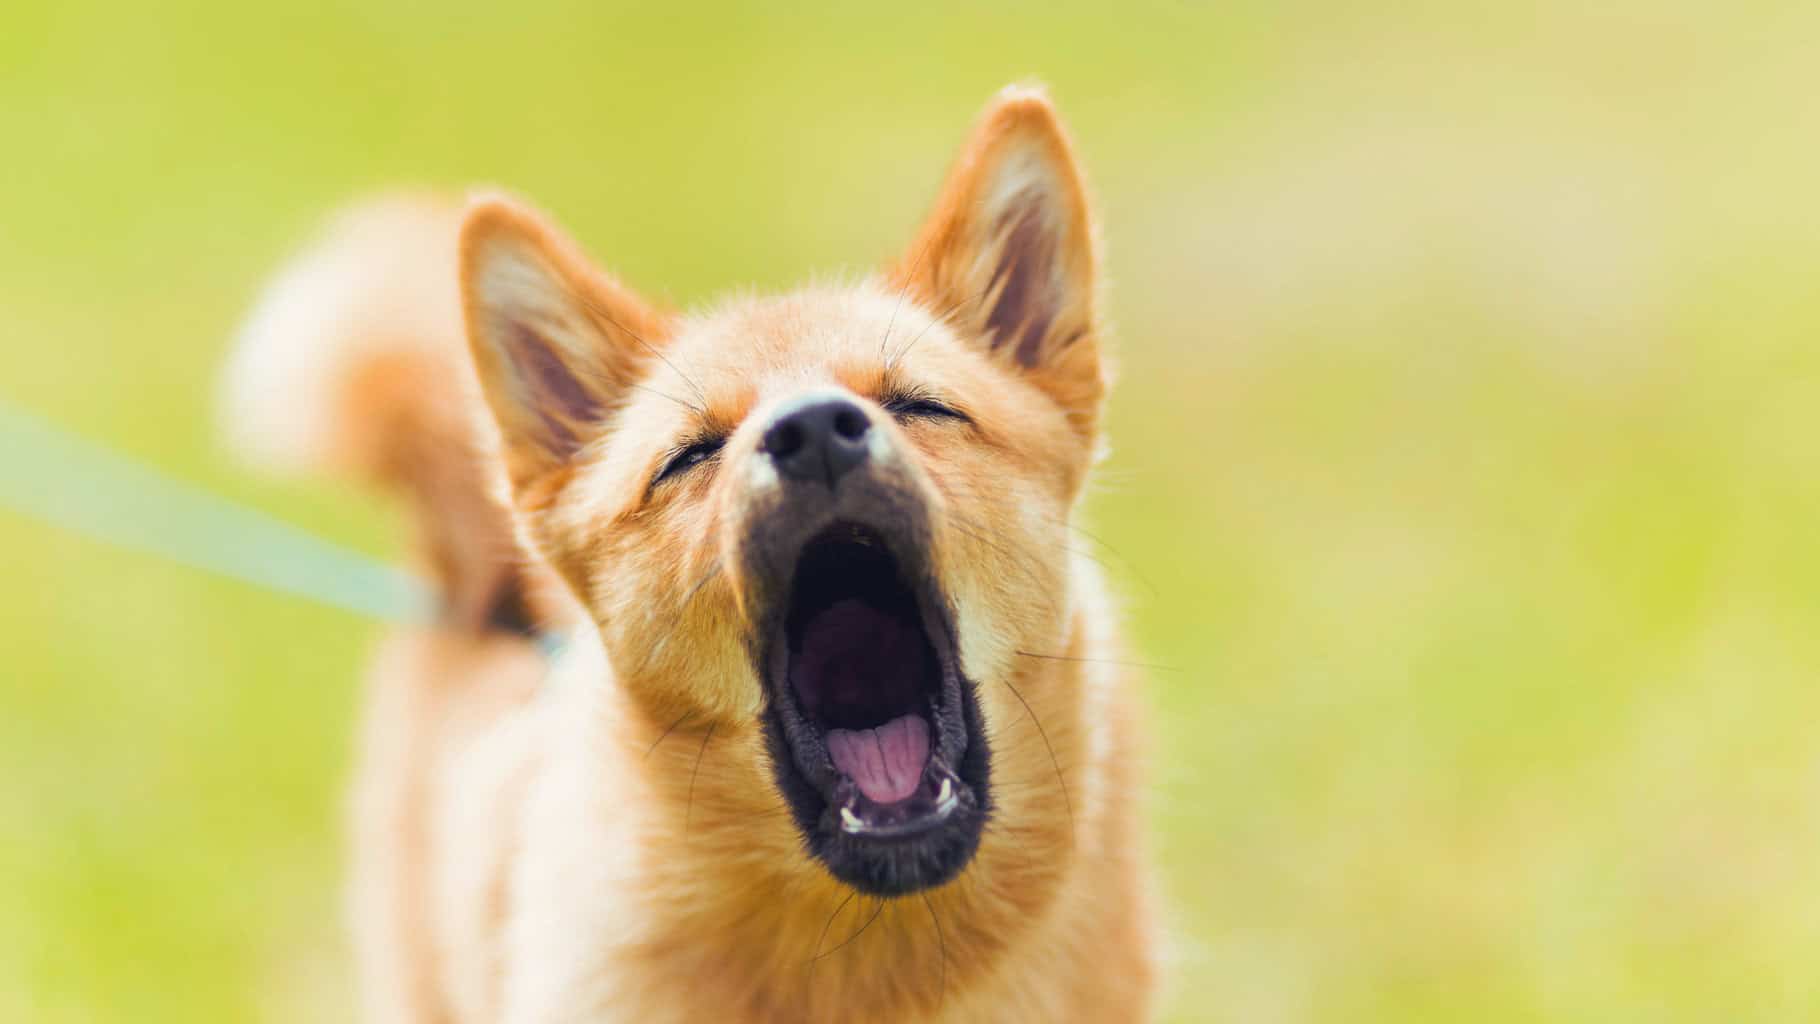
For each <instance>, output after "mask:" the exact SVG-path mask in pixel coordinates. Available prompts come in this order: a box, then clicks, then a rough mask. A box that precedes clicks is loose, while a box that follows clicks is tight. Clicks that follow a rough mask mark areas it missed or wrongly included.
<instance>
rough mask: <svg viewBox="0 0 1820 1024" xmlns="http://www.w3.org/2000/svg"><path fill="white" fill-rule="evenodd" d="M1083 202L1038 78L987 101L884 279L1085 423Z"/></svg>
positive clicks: (1090, 354)
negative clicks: (1023, 373) (1020, 372)
mask: <svg viewBox="0 0 1820 1024" xmlns="http://www.w3.org/2000/svg"><path fill="white" fill-rule="evenodd" d="M1096 244H1097V240H1096V236H1095V234H1094V223H1093V214H1092V210H1091V209H1090V207H1089V204H1088V199H1087V191H1086V187H1085V185H1084V183H1083V181H1082V175H1081V171H1080V168H1079V166H1078V165H1077V164H1076V163H1075V159H1074V152H1073V149H1072V147H1071V146H1070V145H1069V142H1068V136H1067V133H1066V132H1065V131H1064V130H1063V128H1062V124H1061V119H1060V118H1059V117H1058V116H1057V115H1056V112H1055V108H1054V107H1053V106H1051V105H1050V102H1049V99H1048V97H1047V96H1045V95H1044V94H1043V92H1042V91H1041V90H1039V89H1034V88H1029V87H1016V86H1014V87H1012V88H1009V89H1006V90H1005V91H1003V92H1001V93H1000V94H999V95H998V96H997V97H995V98H994V99H993V101H992V103H991V104H990V105H988V106H987V108H986V111H985V113H984V114H982V115H981V117H980V120H979V123H978V124H977V125H976V126H975V128H974V130H973V137H972V138H971V139H970V140H969V141H968V142H967V145H966V147H965V148H964V149H963V150H962V151H961V154H960V157H959V159H958V160H956V162H955V164H954V168H953V169H952V170H951V171H949V173H948V179H947V182H946V183H945V184H944V185H943V186H942V191H941V195H940V198H939V199H938V200H937V201H936V205H935V209H934V211H933V212H932V213H931V214H930V215H929V219H928V220H927V221H926V222H925V223H924V225H923V227H922V230H921V231H920V232H919V233H918V235H917V237H916V240H915V241H914V242H912V243H911V245H910V247H909V249H908V250H907V251H906V252H905V254H904V256H903V259H902V262H900V263H899V264H898V265H897V268H896V269H895V270H894V271H892V273H891V275H890V279H891V282H892V283H893V284H894V285H896V286H898V287H904V288H908V289H909V290H910V291H911V293H912V294H914V295H916V296H918V297H919V298H921V299H922V300H923V301H924V302H925V303H927V304H928V305H929V306H930V307H931V309H932V310H933V311H934V312H936V313H938V314H943V315H946V316H948V317H949V318H950V322H951V323H954V324H956V325H957V326H958V327H959V328H960V329H961V330H962V331H963V332H964V333H965V334H967V335H969V336H970V337H972V338H974V339H976V340H977V341H978V342H979V343H980V344H981V345H984V346H986V347H987V348H988V349H989V350H990V351H991V352H992V353H993V355H994V356H995V357H997V358H1002V359H1004V360H1006V361H1008V362H1009V363H1011V364H1014V365H1016V366H1018V367H1020V368H1021V369H1023V370H1024V371H1026V372H1028V373H1030V374H1031V375H1032V376H1033V377H1034V379H1035V380H1036V382H1037V383H1038V384H1039V385H1040V386H1042V387H1043V388H1044V389H1045V390H1046V391H1048V392H1049V393H1050V394H1051V396H1053V397H1054V398H1055V400H1056V401H1057V402H1058V403H1060V404H1061V405H1062V407H1063V408H1064V409H1066V410H1068V411H1069V412H1070V414H1073V415H1078V417H1079V419H1077V421H1076V422H1077V423H1081V424H1084V425H1085V426H1086V428H1087V430H1088V431H1090V430H1091V427H1092V423H1093V421H1094V420H1095V419H1096V418H1097V415H1096V412H1097V407H1098V402H1099V399H1100V397H1101V395H1102V394H1103V392H1104V390H1105V381H1104V370H1103V368H1102V366H1101V361H1100V352H1099V332H1100V325H1099V319H1098V313H1097V309H1096V305H1097V297H1096V294H1095V293H1096V290H1097V288H1098V280H1097V278H1098V255H1097V251H1096Z"/></svg>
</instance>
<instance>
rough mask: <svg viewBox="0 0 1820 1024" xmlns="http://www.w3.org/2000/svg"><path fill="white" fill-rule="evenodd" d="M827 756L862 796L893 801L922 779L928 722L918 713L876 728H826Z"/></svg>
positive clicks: (910, 792)
mask: <svg viewBox="0 0 1820 1024" xmlns="http://www.w3.org/2000/svg"><path fill="white" fill-rule="evenodd" d="M828 756H829V757H831V758H833V759H834V767H836V768H838V769H840V772H841V774H843V775H845V776H847V778H849V779H852V780H853V783H854V785H857V786H858V787H859V791H860V792H861V793H864V794H866V799H868V800H871V801H872V802H873V803H875V804H894V803H897V802H898V801H899V800H902V799H904V798H905V797H907V796H909V795H910V794H912V793H914V792H916V786H917V783H919V782H921V781H922V779H923V766H924V765H925V764H928V763H929V723H928V722H925V721H923V719H922V716H921V715H902V716H900V717H897V718H893V719H892V720H891V721H889V722H886V723H885V724H884V725H881V726H879V727H878V728H876V729H829V730H828Z"/></svg>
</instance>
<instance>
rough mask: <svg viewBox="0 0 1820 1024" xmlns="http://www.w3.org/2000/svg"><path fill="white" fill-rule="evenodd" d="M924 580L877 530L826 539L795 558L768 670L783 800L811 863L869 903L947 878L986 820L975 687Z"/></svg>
mask: <svg viewBox="0 0 1820 1024" xmlns="http://www.w3.org/2000/svg"><path fill="white" fill-rule="evenodd" d="M903 546H904V545H899V547H900V548H901V547H903ZM919 569H920V567H919V566H918V565H916V563H915V562H914V561H911V560H906V559H904V558H901V557H900V556H899V554H898V553H897V551H896V550H894V548H893V546H892V545H891V544H890V543H889V542H888V540H887V538H886V536H885V535H884V534H883V533H882V532H881V531H879V530H875V529H872V528H870V527H866V526H862V525H858V524H854V523H837V524H835V525H833V526H830V527H828V528H827V529H825V530H823V531H822V532H820V533H818V534H816V535H815V536H814V537H812V538H811V539H810V540H809V541H808V542H807V543H805V544H804V545H803V547H802V550H801V552H800V554H799V555H798V556H797V559H796V564H795V569H794V572H793V573H792V578H791V581H790V586H789V593H788V597H787V599H786V601H785V602H784V605H783V606H782V608H780V609H779V614H778V615H776V616H775V619H776V621H775V623H774V625H773V627H772V630H771V635H770V638H769V645H768V647H769V649H768V653H767V656H766V658H765V661H766V666H767V671H766V676H767V689H768V691H769V697H770V701H769V705H770V707H769V713H768V714H767V716H766V719H767V725H768V726H769V730H770V732H771V734H772V735H771V741H772V748H773V755H774V757H773V760H774V761H775V762H776V772H777V776H778V784H779V787H780V789H781V790H782V791H783V793H784V795H785V797H786V800H787V802H788V803H789V804H790V806H791V809H792V812H793V814H794V816H795V817H796V820H797V824H798V826H799V827H801V829H802V830H803V833H804V835H805V837H806V838H807V840H808V843H809V846H810V849H811V851H812V852H813V853H815V854H816V855H817V856H819V857H820V858H821V859H822V861H823V862H824V863H825V864H827V866H828V868H829V869H830V871H832V872H833V873H834V874H835V875H836V877H839V878H841V879H842V880H843V881H846V882H848V883H849V884H852V885H854V886H855V887H857V888H859V889H861V890H862V891H866V892H869V893H872V894H875V895H901V894H903V893H906V892H913V891H915V890H918V889H921V888H926V887H928V886H932V885H938V884H940V883H942V882H945V881H947V880H948V879H949V878H952V877H953V876H954V875H955V874H957V873H958V872H959V871H960V869H961V868H963V867H965V865H966V863H967V861H968V860H969V859H971V857H972V855H973V852H974V850H975V849H976V848H977V845H978V842H979V832H980V826H981V824H982V823H983V821H984V814H985V809H986V808H985V793H986V766H987V757H986V749H985V740H984V737H983V735H981V731H980V729H979V714H978V709H977V705H976V704H975V703H974V698H973V692H972V690H973V688H972V685H971V683H969V682H968V681H967V680H966V679H965V678H964V677H963V676H962V674H961V672H960V669H959V665H958V659H957V658H956V657H955V655H954V641H953V631H952V628H951V624H950V622H949V619H948V615H949V613H948V610H947V606H946V602H945V601H944V600H943V598H942V596H941V594H940V591H939V588H938V587H936V586H935V585H934V583H933V581H931V580H928V579H927V578H926V577H927V574H926V573H925V572H921V571H919Z"/></svg>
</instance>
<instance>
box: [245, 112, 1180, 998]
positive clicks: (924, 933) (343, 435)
mask: <svg viewBox="0 0 1820 1024" xmlns="http://www.w3.org/2000/svg"><path fill="white" fill-rule="evenodd" d="M1096 231H1097V229H1096V225H1095V222H1094V216H1093V213H1092V211H1091V208H1090V205H1089V200H1088V196H1087V191H1086V188H1085V184H1084V181H1083V176H1082V173H1081V171H1080V169H1079V167H1078V166H1077V163H1076V159H1075V156H1074V151H1073V147H1072V145H1071V143H1070V141H1069V138H1068V136H1067V134H1066V132H1065V130H1064V128H1063V127H1062V124H1061V122H1060V120H1059V118H1058V116H1057V114H1056V112H1055V110H1054V108H1053V106H1052V104H1051V102H1050V101H1049V99H1048V98H1047V96H1046V95H1045V94H1044V93H1043V92H1042V91H1041V90H1040V89H1036V88H1032V87H1013V88H1010V89H1007V90H1006V91H1004V92H1003V93H1001V94H999V95H998V96H997V97H996V98H995V99H994V100H993V101H992V102H991V103H990V104H989V105H988V107H987V108H986V110H985V111H984V113H983V114H982V115H981V117H980V119H979V120H978V122H977V124H976V126H975V128H974V130H973V133H972V136H971V138H970V140H969V141H968V142H967V143H966V144H965V146H964V148H963V150H962V151H961V153H960V156H959V158H958V160H957V161H956V162H955V164H954V165H953V167H952V169H951V171H950V172H949V174H948V177H947V179H946V181H945V184H944V185H943V186H942V188H941V192H940V195H939V197H938V199H937V201H936V203H935V206H934V209H933V212H932V213H931V214H930V215H929V216H928V218H927V220H926V222H925V223H924V224H923V226H922V227H921V229H920V231H919V232H918V234H917V235H916V236H915V237H914V238H913V240H912V241H911V242H910V244H909V245H908V246H907V247H906V249H905V250H904V255H903V256H902V258H901V259H900V260H899V261H898V262H896V263H895V264H893V265H892V266H890V267H889V268H887V269H885V270H883V271H881V272H879V273H876V274H874V275H872V276H870V277H868V278H866V279H865V280H863V281H860V282H858V283H854V284H849V285H841V286H836V285H817V286H813V287H807V288H804V289H801V290H798V291H794V292H790V293H787V294H783V295H778V296H765V297H740V298H734V299H729V300H727V301H724V302H722V303H720V304H719V305H717V306H714V307H712V308H710V309H708V310H706V311H702V312H695V313H688V314H681V313H676V312H672V311H669V310H666V309H662V308H659V307H657V306H655V305H652V304H650V303H648V302H646V301H644V300H643V299H641V298H639V297H638V296H637V295H636V294H634V293H633V292H632V291H631V290H630V289H629V288H628V287H627V286H626V285H625V284H623V283H621V282H620V281H619V280H617V279H615V278H613V277H611V276H609V275H608V274H606V273H604V272H602V271H601V270H599V269H597V268H596V267H595V265H594V264H592V263H591V262H589V260H588V259H587V258H586V257H585V256H583V255H582V252H581V250H580V249H579V248H578V247H577V246H576V245H575V244H574V243H572V242H571V241H569V240H568V239H567V238H566V237H564V236H563V235H562V234H561V233H559V231H558V230H557V229H556V228H555V227H554V226H552V224H551V222H550V221H549V220H548V219H546V218H545V217H544V216H543V215H541V214H539V213H537V212H535V211H534V210H532V209H531V208H529V207H527V206H526V205H524V204H522V203H520V202H518V201H515V200H513V199H510V198H506V197H503V196H499V195H487V194H483V195H480V196H478V197H476V198H473V199H471V200H469V201H468V203H467V204H466V206H465V208H462V207H460V206H458V205H455V204H444V203H442V202H439V201H437V200H435V199H433V198H426V197H415V196H395V197H391V198H386V199H381V200H377V201H373V202H369V203H368V204H366V205H364V206H360V207H357V208H355V209H353V210H352V211H351V212H349V213H346V214H344V215H343V216H342V217H341V218H340V219H339V220H338V221H336V222H334V223H333V224H332V225H331V226H330V228H329V229H328V231H327V233H326V235H325V236H324V237H323V238H322V239H321V240H320V241H319V242H318V243H316V244H315V245H314V246H313V247H311V248H309V249H307V250H306V251H305V252H304V253H303V254H302V255H301V256H300V257H298V258H297V259H296V261H295V262H294V263H292V264H291V265H290V266H289V268H288V269H286V270H284V271H283V272H282V273H281V274H280V275H279V276H278V277H277V278H276V279H275V280H274V282H273V283H272V284H271V285H270V286H269V288H268V290H267V292H266V294H265V296H264V298H263V299H262V300H261V302H260V304H259V306H258V308H257V309H256V310H255V311H254V313H253V315H252V316H251V318H250V320H249V321H248V323H247V325H246V327H245V328H244V330H243V333H242V335H241V339H240V341H239V343H238V347H237V350H236V352H235V354H234V355H233V357H232V359H231V361H230V363H229V365H228V367H227V370H226V374H225V389H224V394H225V411H226V423H227V432H228V435H229V437H230V438H231V439H232V441H233V442H234V444H235V445H237V446H238V447H239V448H240V449H241V450H242V451H243V453H244V454H245V455H247V456H248V457H249V458H251V459H252V460H254V461H255V462H256V463H257V464H259V465H261V466H267V467H271V466H277V467H281V468H297V469H311V470H327V471H330V472H337V473H341V474H344V475H349V476H352V477H354V478H357V479H360V480H363V481H367V482H370V483H372V484H374V485H376V486H379V487H381V488H384V489H388V490H390V491H392V492H394V493H396V494H398V495H400V496H402V498H403V500H404V501H405V502H406V503H407V505H408V506H409V508H410V509H411V514H410V515H409V517H408V519H409V522H410V524H411V529H412V530H413V531H414V532H415V538H414V541H413V543H412V550H413V551H414V552H415V553H416V555H415V557H416V559H417V562H418V563H419V565H420V567H421V569H422V571H423V573H424V574H425V575H426V576H427V577H428V579H429V580H430V581H431V582H432V583H433V584H434V585H435V588H436V593H437V595H438V601H439V605H440V606H439V609H438V612H437V614H436V616H435V619H434V621H433V622H430V623H427V624H424V625H418V626H407V627H401V628H399V629H397V630H396V631H395V632H393V633H392V634H391V635H390V636H389V637H388V638H387V639H386V640H385V641H384V643H383V647H382V649H381V650H380V652H379V653H378V656H377V658H376V659H375V664H374V665H373V667H372V670H371V677H370V679H369V680H368V697H367V704H366V708H365V713H364V719H365V722H364V730H363V734H362V737H361V740H360V744H359V751H360V753H359V765H358V767H357V774H356V784H355V789H354V795H353V813H352V819H353V824H352V829H351V832H352V836H353V840H352V863H353V867H352V881H351V885H350V888H349V898H348V910H349V914H350V918H351V923H352V931H353V938H354V947H355V953H356V961H357V975H358V979H359V982H360V993H361V1001H362V1004H363V1006H362V1008H363V1010H364V1012H365V1014H366V1016H367V1018H368V1019H371V1020H373V1021H408V1022H457V1021H459V1022H480V1021H489V1022H490V1021H508V1022H516V1024H533V1022H539V1024H541V1022H557V1021H564V1022H582V1021H638V1022H641V1024H661V1022H701V1021H708V1020H713V1021H736V1022H761V1021H764V1022H773V1021H837V1020H838V1021H849V1020H854V1021H945V1022H946V1021H1137V1020H1143V1019H1146V1018H1147V1017H1148V1015H1149V1013H1150V1012H1151V1006H1152V1002H1153V997H1154V990H1155V988H1156V985H1157V979H1158V973H1159V972H1158V960H1159V954H1158V949H1159V934H1158V926H1157V923H1156V921H1155V914H1154V909H1153V897H1152V894H1151V884H1150V875H1149V868H1148V860H1147V853H1146V843H1145V839H1144V816H1143V808H1142V800H1141V793H1142V788H1143V770H1144V769H1143V759H1144V757H1143V755H1144V748H1145V741H1144V736H1143V732H1142V721H1141V719H1142V715H1141V712H1140V700H1139V695H1138V692H1137V686H1138V680H1136V679H1135V678H1134V676H1133V673H1132V672H1131V671H1130V669H1129V667H1128V665H1129V663H1128V662H1127V661H1125V660H1124V654H1123V649H1122V647H1121V644H1120V640H1119V638H1118V630H1117V621H1116V620H1117V615H1116V611H1115V608H1114V606H1113V601H1112V599H1111V597H1110V595H1109V591H1108V588H1107V586H1106V584H1105V583H1104V582H1103V580H1102V579H1101V577H1100V575H1099V574H1098V572H1097V570H1096V565H1095V564H1094V562H1093V561H1092V560H1091V559H1089V558H1087V557H1085V555H1084V554H1083V553H1081V552H1079V551H1077V550H1076V549H1074V548H1073V547H1071V545H1070V539H1071V530H1073V529H1075V527H1074V526H1073V521H1074V518H1075V515H1076V506H1077V505H1078V503H1079V501H1080V498H1081V494H1082V491H1083V489H1084V486H1085V484H1086V482H1087V479H1088V476H1089V471H1090V469H1091V467H1092V466H1093V464H1094V463H1095V462H1096V461H1097V460H1098V457H1099V455H1100V454H1101V448H1102V436H1101V426H1102V422H1101V421H1102V406H1103V400H1104V398H1105V393H1106V389H1107V386H1108V378H1109V371H1108V361H1107V357H1106V355H1105V353H1104V346H1103V335H1104V333H1105V330H1104V327H1103V324H1102V319H1101V314H1100V301H1101V300H1100V296H1099V290H1100V281H1099V256H1098V241H1097V233H1096ZM552 640H559V641H560V649H559V650H558V651H556V652H555V653H550V652H549V651H547V650H546V649H545V648H546V647H549V646H551V644H550V643H549V641H552Z"/></svg>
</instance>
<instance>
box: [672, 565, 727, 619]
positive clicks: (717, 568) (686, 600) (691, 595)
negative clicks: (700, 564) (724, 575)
mask: <svg viewBox="0 0 1820 1024" xmlns="http://www.w3.org/2000/svg"><path fill="white" fill-rule="evenodd" d="M724 568H726V565H725V564H724V563H723V562H722V561H721V560H720V558H718V557H716V558H715V560H714V567H713V568H712V569H709V570H708V571H707V572H706V573H704V574H703V575H702V578H701V579H700V580H697V581H696V583H695V585H694V586H692V587H690V588H689V592H688V593H687V594H685V595H683V599H682V604H681V605H679V606H678V607H677V609H676V610H677V611H678V612H681V611H683V610H684V609H686V608H688V607H689V604H690V602H692V601H694V600H695V598H696V595H698V594H700V593H701V590H702V588H703V587H705V586H707V585H708V584H709V583H711V582H713V580H714V577H716V576H719V575H720V572H721V570H722V569H724Z"/></svg>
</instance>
